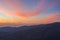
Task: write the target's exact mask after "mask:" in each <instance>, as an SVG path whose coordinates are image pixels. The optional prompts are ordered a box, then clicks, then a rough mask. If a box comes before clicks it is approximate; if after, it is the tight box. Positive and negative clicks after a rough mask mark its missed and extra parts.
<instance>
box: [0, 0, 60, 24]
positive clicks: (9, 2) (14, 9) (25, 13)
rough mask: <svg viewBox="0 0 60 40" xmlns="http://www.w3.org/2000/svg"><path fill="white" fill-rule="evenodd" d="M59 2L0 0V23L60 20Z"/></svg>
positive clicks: (50, 0)
mask: <svg viewBox="0 0 60 40" xmlns="http://www.w3.org/2000/svg"><path fill="white" fill-rule="evenodd" d="M29 1H30V3H28V2H29ZM31 3H32V4H31ZM59 4H60V1H59V0H55V1H54V0H49V1H48V0H37V2H36V0H33V1H32V0H28V1H27V0H25V1H24V0H0V24H22V25H24V24H27V25H30V24H46V23H51V22H60V7H59V6H60V5H59ZM29 5H30V6H29Z"/></svg>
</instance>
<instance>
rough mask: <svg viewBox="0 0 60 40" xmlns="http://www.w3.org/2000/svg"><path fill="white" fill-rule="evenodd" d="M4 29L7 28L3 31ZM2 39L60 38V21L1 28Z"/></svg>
mask: <svg viewBox="0 0 60 40" xmlns="http://www.w3.org/2000/svg"><path fill="white" fill-rule="evenodd" d="M2 30H5V31H3V32H2ZM0 40H60V22H55V23H51V24H42V25H32V26H22V27H3V28H0Z"/></svg>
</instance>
